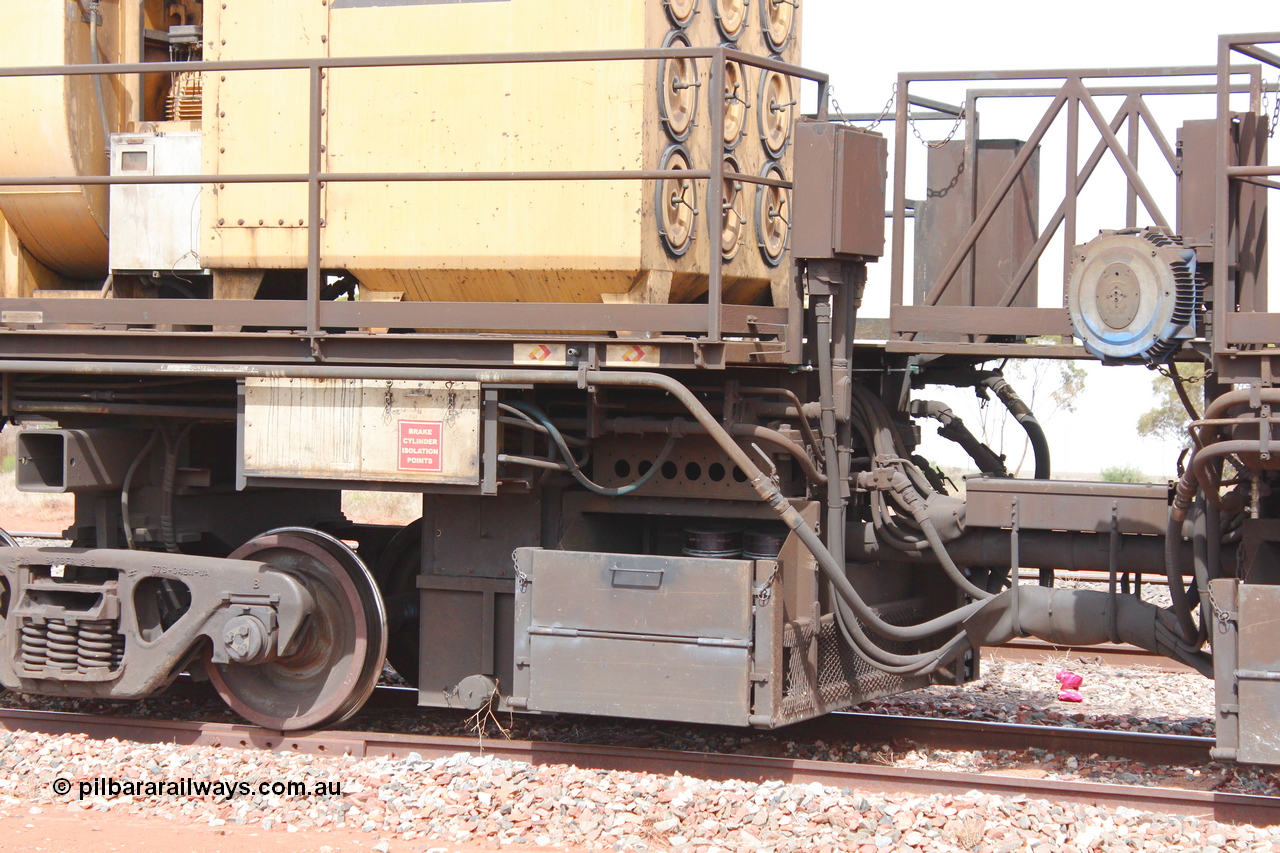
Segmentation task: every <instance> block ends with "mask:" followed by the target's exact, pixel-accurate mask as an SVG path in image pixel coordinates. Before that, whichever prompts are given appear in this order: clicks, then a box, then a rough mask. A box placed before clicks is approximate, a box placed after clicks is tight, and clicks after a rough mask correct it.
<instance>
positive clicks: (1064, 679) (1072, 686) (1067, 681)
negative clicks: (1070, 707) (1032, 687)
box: [1054, 669, 1084, 702]
mask: <svg viewBox="0 0 1280 853" xmlns="http://www.w3.org/2000/svg"><path fill="white" fill-rule="evenodd" d="M1054 678H1056V679H1058V682H1059V683H1061V684H1062V687H1063V688H1064V689H1065V690H1072V691H1074V690H1079V689H1080V685H1081V684H1083V683H1084V678H1083V676H1080V675H1077V674H1076V673H1074V672H1072V671H1071V670H1068V669H1060V670H1058V674H1057V675H1055V676H1054ZM1071 701H1073V702H1079V701H1080V700H1079V699H1073V700H1071Z"/></svg>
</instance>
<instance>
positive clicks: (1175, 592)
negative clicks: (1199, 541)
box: [1164, 513, 1199, 643]
mask: <svg viewBox="0 0 1280 853" xmlns="http://www.w3.org/2000/svg"><path fill="white" fill-rule="evenodd" d="M1181 542H1182V520H1180V519H1176V518H1174V517H1173V513H1170V514H1169V525H1168V527H1167V528H1166V529H1165V534H1164V573H1165V577H1166V578H1168V579H1169V598H1170V599H1171V600H1172V602H1173V612H1174V614H1176V615H1177V617H1178V628H1179V630H1180V632H1181V634H1182V639H1184V640H1186V641H1187V642H1188V643H1191V642H1194V640H1195V638H1196V636H1197V634H1198V633H1199V629H1197V628H1196V623H1195V617H1193V616H1192V614H1191V597H1190V596H1189V595H1187V588H1186V587H1185V586H1183V585H1182V567H1181V565H1180V561H1179V560H1178V550H1179V548H1178V545H1179V544H1180V543H1181Z"/></svg>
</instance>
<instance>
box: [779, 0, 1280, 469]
mask: <svg viewBox="0 0 1280 853" xmlns="http://www.w3.org/2000/svg"><path fill="white" fill-rule="evenodd" d="M1278 30H1280V6H1276V5H1275V4H1273V3H1270V2H1262V1H1261V0H1244V2H1227V3H1217V4H1204V3H1191V2H1183V0H1174V2H1166V3H1162V4H1158V5H1156V6H1152V5H1150V4H1137V3H1115V2H1106V3H1103V2H1096V0H1077V2H1070V3H1054V4H1048V3H1043V4H1028V3H1026V2H1025V0H1023V2H1004V0H1001V2H994V0H976V2H971V3H956V2H953V0H952V2H937V0H917V2H914V3H911V4H910V5H903V6H900V5H898V4H870V3H851V2H849V1H848V0H808V2H806V3H805V4H804V6H803V11H802V48H801V49H802V56H803V60H802V62H803V64H804V65H806V66H807V67H809V68H813V69H816V70H821V71H824V72H826V73H828V74H829V75H830V77H831V81H832V83H833V85H834V86H835V91H836V94H837V96H838V100H839V102H840V105H841V108H842V109H843V110H844V111H846V112H851V113H852V112H879V111H880V109H881V107H882V106H883V105H884V103H885V100H886V98H887V97H888V96H889V94H890V92H891V89H892V86H893V84H894V82H895V81H896V79H897V74H898V72H900V71H941V70H948V71H956V70H970V69H984V70H996V69H1000V70H1004V69H1036V68H1072V67H1093V68H1101V67H1106V68H1121V67H1137V66H1169V65H1213V64H1214V63H1216V61H1217V35H1218V34H1220V33H1251V32H1252V33H1256V32H1264V31H1278ZM1242 59H1243V58H1242ZM1264 79H1265V80H1266V81H1268V82H1271V83H1274V82H1275V80H1276V72H1274V71H1271V70H1269V69H1267V70H1264ZM912 91H913V92H919V93H920V94H923V95H926V96H929V97H935V98H937V99H939V100H945V101H950V102H951V103H957V102H959V100H961V99H962V98H963V97H964V94H963V87H959V88H955V87H953V88H950V89H948V88H946V87H943V86H938V85H936V84H935V85H934V86H933V87H931V88H925V87H924V86H923V85H921V86H918V87H917V86H913V88H912ZM1035 104H1036V102H1033V101H1028V100H1025V99H1023V100H1021V101H1019V102H1018V103H1017V104H1016V105H1015V106H1010V107H1004V108H998V107H995V106H989V107H986V108H984V109H983V110H982V116H983V127H984V136H996V135H999V136H1003V137H1016V138H1024V139H1025V138H1026V135H1027V134H1028V133H1029V132H1030V130H1031V129H1032V128H1033V127H1034V125H1035V123H1036V121H1037V120H1038V118H1039V116H1040V115H1041V113H1042V111H1043V110H1044V107H1045V106H1046V104H1047V102H1039V105H1038V106H1036V105H1035ZM1100 106H1102V108H1103V109H1104V111H1105V110H1106V104H1105V102H1104V101H1100ZM1154 109H1155V110H1156V111H1157V115H1158V116H1159V117H1160V118H1161V120H1162V124H1163V123H1164V122H1165V120H1166V117H1167V119H1168V123H1167V124H1165V132H1166V134H1168V135H1169V136H1170V137H1171V138H1172V134H1173V133H1174V132H1175V131H1176V127H1177V126H1178V124H1179V123H1180V120H1181V118H1182V117H1188V118H1210V117H1212V116H1213V103H1212V99H1211V98H1206V99H1197V100H1194V101H1193V100H1191V99H1180V101H1174V100H1173V99H1165V100H1164V101H1163V102H1161V103H1159V104H1158V105H1156V106H1155V107H1154ZM1084 121H1087V119H1084ZM1062 123H1063V122H1062V120H1061V119H1060V120H1059V122H1058V124H1059V126H1061V125H1062ZM947 129H948V127H947V126H946V125H943V124H941V123H930V125H929V126H926V127H923V128H922V130H923V131H924V134H925V136H926V137H928V138H931V139H936V138H939V137H940V136H942V135H943V134H945V132H946V130H947ZM881 130H883V131H884V132H885V133H886V135H890V136H892V133H893V128H892V125H891V124H890V125H884V126H882V128H881ZM1096 138H1097V137H1096V136H1093V137H1091V138H1090V137H1086V141H1085V142H1083V143H1082V146H1081V147H1082V149H1083V152H1084V153H1082V155H1081V158H1082V159H1083V157H1084V156H1085V153H1087V152H1088V151H1089V150H1091V149H1092V146H1093V144H1094V140H1096ZM1144 141H1149V140H1144ZM912 145H913V149H914V150H913V151H912V152H911V153H910V154H909V162H913V163H923V160H924V149H923V148H922V147H920V146H919V144H918V143H915V142H914V141H912ZM891 147H892V146H891ZM1061 148H1062V146H1061V144H1060V142H1059V140H1057V139H1056V138H1055V137H1054V136H1053V135H1052V134H1051V135H1050V136H1049V137H1047V138H1046V140H1045V142H1044V144H1043V145H1042V152H1041V154H1042V158H1041V175H1042V179H1041V206H1042V213H1041V222H1042V223H1043V222H1044V221H1045V220H1047V218H1048V216H1049V214H1050V213H1052V209H1053V208H1055V207H1056V206H1057V203H1058V201H1060V200H1061V197H1062V196H1061V190H1062V178H1061V175H1062V171H1059V170H1058V169H1056V168H1055V167H1054V166H1053V165H1052V164H1053V157H1054V155H1055V154H1056V155H1057V156H1059V157H1061V156H1062V155H1061ZM1148 150H1150V151H1152V152H1154V151H1155V149H1154V148H1149V149H1148ZM1275 160H1276V156H1275V155H1274V154H1273V155H1272V162H1275ZM1064 162H1065V161H1064ZM1143 165H1147V166H1155V165H1159V164H1156V163H1154V160H1153V161H1151V162H1148V163H1145V164H1144V163H1143V162H1140V166H1143ZM890 168H891V170H892V165H891V167H890ZM1108 168H1109V167H1105V166H1104V167H1100V168H1099V171H1098V172H1097V174H1096V177H1095V178H1094V179H1093V181H1091V185H1090V187H1089V189H1088V191H1087V193H1088V194H1087V195H1085V196H1084V197H1082V200H1081V205H1082V207H1081V222H1080V227H1079V230H1078V232H1077V234H1078V238H1079V241H1080V242H1084V241H1086V240H1088V239H1089V238H1090V237H1091V236H1092V235H1094V234H1096V233H1097V231H1098V230H1099V229H1101V228H1120V227H1123V226H1124V224H1125V223H1124V203H1123V195H1122V193H1123V185H1122V184H1121V183H1119V178H1118V177H1117V176H1118V170H1115V169H1112V170H1111V171H1110V172H1109V171H1108ZM891 173H892V172H891ZM1143 174H1144V180H1147V181H1148V182H1149V183H1150V184H1151V186H1152V192H1153V194H1155V195H1156V197H1157V202H1158V203H1159V204H1160V206H1161V207H1163V208H1166V209H1167V210H1170V213H1169V215H1170V216H1172V211H1171V209H1172V207H1173V198H1174V183H1173V179H1172V177H1171V175H1170V173H1169V172H1168V170H1167V167H1165V168H1164V169H1163V171H1162V173H1151V174H1150V175H1148V169H1146V168H1144V169H1143ZM1108 181H1110V183H1108ZM922 185H923V178H922V177H915V178H914V179H913V178H911V177H909V183H908V191H907V195H908V197H913V189H915V188H920V187H922ZM917 194H918V192H917ZM1272 195H1273V198H1272V200H1271V201H1272V203H1273V204H1275V203H1276V202H1277V201H1280V199H1277V198H1276V197H1275V196H1276V194H1275V193H1273V194H1272ZM1045 207H1048V210H1045V209H1044V208H1045ZM1278 222H1280V212H1273V216H1272V229H1271V230H1272V244H1273V246H1276V245H1280V243H1277V242H1276V240H1277V239H1280V226H1277V223H1278ZM1149 223H1150V219H1149V218H1147V217H1146V216H1145V212H1144V211H1141V209H1140V215H1139V225H1145V224H1149ZM909 243H910V239H908V244H909ZM1062 253H1063V249H1062V247H1061V244H1060V242H1059V241H1055V243H1054V244H1051V245H1050V247H1049V248H1048V249H1047V250H1046V252H1045V255H1044V257H1045V258H1046V259H1052V260H1053V261H1054V264H1053V266H1052V268H1050V269H1046V267H1047V266H1049V265H1048V264H1047V263H1044V264H1042V268H1041V271H1040V281H1039V284H1040V288H1039V290H1040V292H1039V299H1040V302H1039V304H1040V305H1051V304H1058V305H1060V304H1062V303H1061V301H1060V300H1061V293H1062V273H1061V258H1062ZM1277 257H1280V251H1276V250H1275V249H1273V251H1272V260H1273V264H1272V266H1273V272H1272V293H1273V295H1272V302H1273V304H1280V300H1277V296H1278V295H1280V288H1278V287H1277V285H1280V272H1278V271H1277V270H1276V258H1277ZM878 266H879V268H878V269H873V271H872V273H871V276H870V279H869V284H868V292H867V300H866V305H865V307H864V311H863V315H864V316H885V315H886V313H887V306H888V292H887V290H888V275H887V272H888V266H889V264H888V259H887V258H886V259H885V260H884V262H882V263H881V264H880V265H878ZM908 269H910V260H909V259H908ZM908 281H910V277H909V276H908ZM1055 300H1056V301H1055ZM1049 367H1050V368H1052V364H1051V363H1050V364H1049ZM1085 367H1086V370H1087V374H1088V375H1087V379H1086V381H1085V389H1084V392H1083V394H1082V395H1081V396H1080V398H1079V399H1078V401H1077V412H1076V413H1074V414H1072V413H1068V412H1065V411H1058V412H1052V411H1050V407H1048V406H1044V405H1043V403H1042V401H1043V398H1044V397H1045V396H1046V395H1047V394H1048V393H1049V392H1050V391H1051V390H1052V387H1053V382H1054V380H1053V374H1054V373H1055V372H1056V371H1054V370H1052V369H1050V370H1049V371H1048V376H1046V377H1045V379H1044V380H1042V381H1041V382H1040V384H1039V387H1038V388H1037V389H1036V397H1037V403H1040V405H1038V406H1037V409H1038V410H1039V415H1040V418H1041V420H1042V422H1044V425H1045V429H1046V432H1047V433H1048V436H1049V441H1050V446H1051V449H1052V451H1053V456H1054V469H1055V471H1057V472H1073V473H1078V474H1090V473H1096V472H1098V471H1100V470H1101V469H1103V468H1106V467H1110V466H1130V467H1136V468H1138V469H1139V470H1140V471H1142V472H1143V473H1144V474H1146V475H1147V476H1148V478H1149V479H1152V480H1159V479H1163V478H1164V477H1167V476H1171V475H1172V474H1173V473H1174V466H1175V462H1176V459H1177V453H1178V444H1177V443H1176V442H1172V441H1168V442H1165V441H1157V440H1154V439H1149V438H1140V437H1138V436H1137V434H1136V432H1135V426H1136V422H1137V419H1138V417H1139V416H1140V415H1141V414H1142V413H1143V412H1144V411H1146V410H1148V409H1150V408H1151V407H1152V406H1153V405H1155V399H1154V396H1153V391H1152V380H1153V379H1154V378H1155V374H1154V373H1152V372H1151V371H1149V370H1147V369H1146V368H1144V367H1141V366H1136V367H1135V366H1128V367H1103V366H1102V365H1100V364H1097V363H1089V364H1086V365H1085ZM1010 381H1011V382H1013V384H1014V385H1015V387H1016V388H1018V389H1019V392H1020V393H1021V394H1022V395H1023V396H1024V397H1030V396H1031V393H1032V386H1033V385H1035V384H1036V383H1035V382H1034V381H1033V380H1032V378H1031V377H1029V376H1026V377H1023V378H1021V379H1014V378H1013V377H1010ZM921 396H926V397H929V398H934V399H942V400H944V401H945V402H947V403H948V404H949V405H951V406H952V408H953V409H954V410H955V411H956V413H957V414H958V415H959V416H960V417H962V418H963V419H964V420H965V423H966V424H968V425H969V426H970V427H971V428H973V429H974V431H975V432H977V431H978V427H979V426H980V425H981V424H982V423H983V422H984V421H985V422H986V423H988V424H989V425H990V426H991V427H992V431H991V435H990V436H989V437H990V439H991V443H992V444H993V446H997V447H998V446H999V444H1000V434H999V429H998V423H997V419H994V418H992V417H991V416H990V415H991V413H990V412H983V411H981V410H980V409H979V408H978V405H977V401H976V398H975V397H974V394H973V392H972V391H958V390H955V389H933V388H931V389H928V390H927V391H926V392H924V393H922V394H921ZM992 406H993V407H997V408H998V404H996V403H993V404H992ZM924 432H925V435H926V438H925V441H924V444H923V445H922V452H923V453H924V454H925V455H927V456H930V457H931V458H934V459H935V460H937V461H939V462H941V463H942V464H944V465H964V464H965V463H966V462H967V457H965V455H964V453H963V452H962V451H960V450H959V448H958V447H956V446H955V445H953V444H951V443H950V442H947V441H945V440H943V439H939V438H937V437H936V435H934V434H933V433H934V429H933V427H932V426H925V427H924ZM1022 448H1023V439H1022V438H1021V436H1020V435H1019V434H1018V430H1017V427H1016V425H1014V426H1013V427H1012V428H1006V429H1005V433H1004V450H1005V452H1007V453H1008V455H1009V457H1010V460H1011V461H1014V462H1016V460H1017V459H1018V458H1019V457H1020V456H1021V454H1022ZM1030 468H1031V462H1030V460H1029V459H1028V461H1027V463H1026V465H1025V466H1024V470H1023V476H1028V475H1029V474H1028V472H1029V471H1030Z"/></svg>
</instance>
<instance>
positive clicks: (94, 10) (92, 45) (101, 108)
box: [89, 0, 111, 155]
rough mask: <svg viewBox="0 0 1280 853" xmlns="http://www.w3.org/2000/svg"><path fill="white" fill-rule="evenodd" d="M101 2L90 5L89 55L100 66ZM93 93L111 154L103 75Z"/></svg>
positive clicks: (97, 78) (104, 142)
mask: <svg viewBox="0 0 1280 853" xmlns="http://www.w3.org/2000/svg"><path fill="white" fill-rule="evenodd" d="M99 7H100V0H91V2H90V3H89V55H90V57H91V61H92V62H93V64H94V65H98V64H99V63H100V62H101V61H102V59H101V57H99V55H98V16H99V15H100V14H101V11H100V8H99ZM93 92H94V95H95V96H97V99H98V119H99V121H101V122H102V148H103V150H104V151H106V152H107V154H108V155H110V154H111V125H110V124H109V123H108V122H107V102H106V101H105V100H104V99H103V97H102V75H101V74H95V75H93Z"/></svg>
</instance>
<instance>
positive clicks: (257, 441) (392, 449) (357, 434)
mask: <svg viewBox="0 0 1280 853" xmlns="http://www.w3.org/2000/svg"><path fill="white" fill-rule="evenodd" d="M244 474H245V475H246V476H256V477H302V478H306V477H311V478H317V479H329V480H334V479H337V480H383V481H389V482H395V481H406V482H415V483H418V482H421V483H459V484H468V485H472V484H475V483H478V482H479V480H480V384H479V383H476V382H428V381H392V380H372V379H368V380H359V379H282V378H276V377H271V378H258V377H250V378H248V379H246V380H245V406H244Z"/></svg>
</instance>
